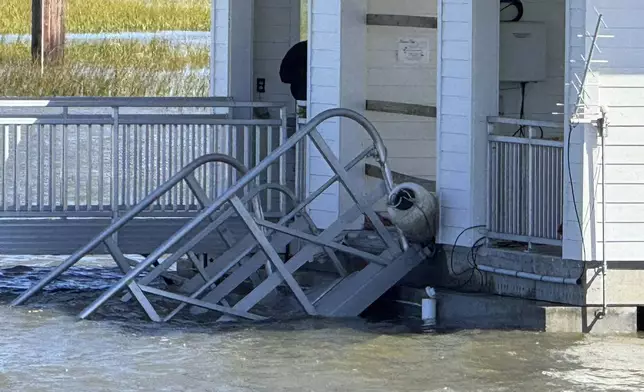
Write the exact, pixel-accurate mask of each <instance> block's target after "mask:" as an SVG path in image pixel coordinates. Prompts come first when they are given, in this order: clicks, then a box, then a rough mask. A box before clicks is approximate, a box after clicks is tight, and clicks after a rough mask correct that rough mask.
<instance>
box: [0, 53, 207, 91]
mask: <svg viewBox="0 0 644 392" xmlns="http://www.w3.org/2000/svg"><path fill="white" fill-rule="evenodd" d="M208 56H209V54H208V49H207V48H205V47H190V46H187V45H181V46H173V45H172V44H170V43H169V42H165V41H160V40H159V41H152V42H150V43H138V42H131V41H104V42H100V43H79V44H73V45H69V46H68V47H67V48H66V52H65V61H64V62H63V63H62V64H58V65H49V66H47V67H46V68H45V70H44V72H41V69H40V67H39V66H38V65H37V64H33V63H32V61H31V57H30V51H29V45H28V44H27V43H22V42H18V43H11V44H0V80H1V81H2V82H1V83H0V96H170V95H175V96H176V95H190V96H204V95H206V94H207V92H208V77H207V74H205V75H204V74H201V75H200V74H199V73H198V72H196V71H197V70H200V69H202V68H206V67H207V65H208V58H209V57H208ZM190 70H195V71H194V72H191V71H190Z"/></svg>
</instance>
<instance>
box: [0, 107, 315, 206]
mask: <svg viewBox="0 0 644 392" xmlns="http://www.w3.org/2000/svg"><path fill="white" fill-rule="evenodd" d="M256 108H259V109H267V110H273V111H277V112H278V113H279V118H276V119H241V118H234V116H233V109H245V110H247V111H249V112H250V110H251V109H256ZM293 132H295V129H292V131H290V132H289V128H288V127H287V118H286V109H285V108H284V106H283V105H282V104H273V103H263V102H234V101H232V100H230V99H227V98H95V97H81V98H52V99H3V100H0V217H50V216H64V217H87V216H112V215H114V214H115V213H116V214H118V213H122V212H123V211H126V210H128V209H129V208H131V207H132V206H134V205H136V203H138V202H139V201H141V200H142V199H143V198H144V197H145V196H146V195H147V194H149V193H150V192H151V191H152V190H154V189H156V188H157V187H158V186H160V185H161V184H163V183H164V182H165V181H167V180H168V179H169V178H170V177H171V176H172V175H173V174H175V173H176V172H177V171H178V170H179V169H181V168H182V167H184V166H185V165H186V164H187V163H188V162H191V161H192V160H194V159H196V158H197V157H199V156H203V155H205V154H211V153H222V154H226V155H230V156H232V157H234V158H236V159H238V160H240V161H241V162H242V163H243V164H244V165H245V166H247V167H253V166H254V165H256V164H257V163H259V162H260V161H261V160H262V159H263V158H264V157H265V156H267V155H268V154H269V153H270V152H271V151H272V150H274V149H275V148H277V147H278V146H279V145H280V144H281V143H283V142H284V141H285V140H286V139H287V137H288V136H289V133H293ZM297 154H299V155H300V156H299V157H297V156H293V155H297ZM301 155H302V149H301V148H300V149H298V151H297V152H296V154H292V155H289V156H285V157H283V158H282V159H280V160H279V161H278V162H276V164H275V165H274V166H272V167H271V168H270V169H269V170H268V171H267V172H266V174H265V177H264V178H262V179H261V180H263V181H266V182H274V183H279V184H281V185H285V186H290V188H291V189H293V190H294V191H295V193H296V194H297V195H301V194H302V190H301V189H299V188H301V181H296V178H297V176H296V175H295V170H296V169H297V170H303V169H302V162H299V161H300V160H303V158H302V156H301ZM296 166H297V168H296ZM195 177H196V179H197V180H198V181H199V183H200V185H201V186H202V187H203V188H204V189H205V190H206V192H207V195H208V197H210V198H217V197H218V196H219V195H221V193H222V192H223V191H224V190H226V189H227V188H228V187H230V186H231V185H232V184H233V183H234V182H235V181H236V180H237V173H236V172H235V171H234V170H231V169H230V168H229V167H226V166H222V165H214V164H213V165H206V166H204V167H201V168H199V169H198V170H197V172H196V173H195ZM259 181H260V179H258V182H257V183H259ZM262 199H263V200H262V204H263V208H264V210H265V211H266V212H267V214H269V215H271V214H272V215H282V214H283V213H284V211H285V209H286V206H285V203H286V199H285V197H284V196H283V195H281V194H278V192H274V191H271V190H269V191H267V194H266V195H262ZM198 209H199V206H198V202H197V200H196V199H195V197H194V195H193V194H192V193H191V192H190V191H189V189H188V187H187V186H185V185H184V184H181V185H180V186H179V187H177V188H176V189H172V190H171V192H168V193H167V194H166V195H164V197H163V198H162V199H160V200H158V201H157V202H156V203H155V204H153V205H151V206H150V207H149V208H148V209H147V211H146V212H145V214H143V216H146V215H147V216H168V215H172V216H176V215H177V214H187V215H194V214H195V213H196V212H197V211H198Z"/></svg>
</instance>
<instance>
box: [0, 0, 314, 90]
mask: <svg viewBox="0 0 644 392" xmlns="http://www.w3.org/2000/svg"><path fill="white" fill-rule="evenodd" d="M210 5H211V0H66V6H67V7H66V11H65V12H66V30H67V32H69V33H112V32H154V31H163V30H189V31H208V30H209V29H210ZM302 6H303V7H302V13H301V16H302V18H303V19H302V20H303V23H302V26H301V33H302V37H303V38H305V36H306V16H307V13H306V7H307V0H302ZM30 25H31V1H29V0H2V12H0V34H28V33H29V29H30ZM208 61H209V52H208V48H201V47H197V48H196V47H188V46H181V47H176V46H172V45H170V44H169V43H167V42H164V41H153V42H151V43H149V44H142V43H138V42H132V41H104V42H100V43H74V44H71V43H70V44H68V46H67V47H66V48H65V60H64V63H63V64H60V65H56V66H48V67H46V68H45V69H44V72H41V71H42V70H41V69H40V67H39V66H37V65H34V64H33V63H32V62H31V55H30V48H29V45H28V44H27V43H11V44H8V43H2V41H1V40H0V80H2V83H1V84H0V96H34V97H35V96H83V95H84V96H141V95H145V96H166V95H191V96H203V95H206V94H207V93H208V80H207V78H206V77H204V76H203V75H202V76H198V75H195V74H189V73H185V72H182V71H183V70H185V69H186V68H192V69H201V68H206V67H207V66H208Z"/></svg>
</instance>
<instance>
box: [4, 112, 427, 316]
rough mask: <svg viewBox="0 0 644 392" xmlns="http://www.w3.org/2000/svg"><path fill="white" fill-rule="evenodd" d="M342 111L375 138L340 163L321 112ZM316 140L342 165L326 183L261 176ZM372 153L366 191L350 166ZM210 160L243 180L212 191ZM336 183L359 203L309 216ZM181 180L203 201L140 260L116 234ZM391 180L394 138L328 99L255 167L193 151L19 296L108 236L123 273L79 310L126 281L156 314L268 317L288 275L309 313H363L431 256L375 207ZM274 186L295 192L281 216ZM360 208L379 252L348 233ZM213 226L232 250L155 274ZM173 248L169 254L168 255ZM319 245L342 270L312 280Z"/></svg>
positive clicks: (287, 195)
mask: <svg viewBox="0 0 644 392" xmlns="http://www.w3.org/2000/svg"><path fill="white" fill-rule="evenodd" d="M336 117H344V118H348V119H351V120H353V121H356V122H357V123H358V124H360V125H361V126H362V127H363V128H364V129H365V130H366V131H367V134H368V136H369V137H370V139H371V142H372V143H371V144H370V145H369V147H368V148H366V149H365V150H364V151H362V152H361V153H360V154H358V155H357V156H356V157H355V158H354V159H353V160H351V161H350V162H349V163H348V164H346V165H342V164H341V163H340V161H339V160H338V158H337V157H336V156H335V155H334V154H333V152H332V150H331V148H330V147H329V145H328V144H327V143H326V141H325V140H324V139H323V138H322V137H321V135H320V134H319V132H318V131H317V127H318V126H319V125H320V124H321V123H322V122H324V121H325V120H327V119H330V118H336ZM308 140H310V141H311V142H312V144H313V145H314V146H315V147H316V148H317V150H318V151H319V153H320V155H321V156H322V158H324V160H325V161H326V163H327V164H328V166H329V167H330V168H331V170H333V172H334V176H333V177H332V178H330V179H329V180H328V181H327V182H326V183H325V184H323V185H322V186H321V187H319V188H318V189H316V190H310V191H309V194H308V196H306V197H302V198H301V197H299V195H298V194H296V193H295V192H293V191H292V190H290V189H289V188H288V187H285V186H284V185H283V184H273V183H270V182H265V181H264V182H263V181H258V178H260V176H262V174H263V173H265V172H266V170H267V169H270V167H271V166H272V165H274V164H275V163H276V162H280V160H283V159H284V156H285V155H286V154H288V153H289V152H290V151H291V150H292V149H294V148H297V146H299V145H301V143H302V142H303V141H304V142H306V141H308ZM371 158H375V160H376V161H377V163H378V164H379V165H380V167H381V168H382V172H383V173H384V176H383V177H384V181H383V182H382V183H380V184H379V186H378V187H377V188H375V189H374V190H373V191H372V192H371V193H369V194H367V195H363V192H362V189H359V188H358V185H357V184H360V181H357V179H354V178H353V172H352V171H351V169H352V168H353V167H354V166H355V165H357V164H358V163H359V162H361V161H363V160H365V159H371ZM211 162H217V163H218V164H219V165H228V166H229V167H231V168H233V169H234V170H235V171H237V172H238V173H239V174H240V175H239V176H238V178H237V180H236V181H235V182H233V183H232V184H231V185H230V186H229V187H228V188H227V189H225V190H224V191H223V192H222V193H221V194H218V195H215V197H211V196H210V195H208V194H207V193H206V192H205V190H204V188H203V186H202V184H200V183H199V181H197V179H196V177H195V175H194V173H195V171H196V170H198V169H199V168H200V167H202V166H203V165H205V164H207V163H211ZM263 178H266V176H265V175H264V177H263ZM335 183H340V184H341V186H342V187H343V188H344V190H346V192H347V194H348V195H349V196H350V197H351V198H352V199H353V201H354V203H355V204H354V206H353V207H352V208H349V209H348V210H347V211H346V212H344V213H342V214H341V215H340V216H339V218H338V219H337V220H336V221H334V222H333V223H332V224H331V225H329V226H328V227H326V228H325V229H323V230H320V229H318V228H316V227H315V225H314V223H313V221H312V220H311V218H310V217H309V216H308V214H307V212H306V207H307V206H309V205H310V203H311V202H312V201H313V200H315V199H316V198H317V197H319V196H320V195H321V194H322V193H323V192H324V191H326V190H327V189H328V188H329V187H330V186H332V185H333V184H335ZM180 184H183V185H185V186H186V188H187V189H189V190H190V191H191V193H192V195H193V196H194V198H195V199H196V200H197V201H198V203H199V205H200V209H199V211H198V212H197V213H196V215H195V216H194V217H191V218H190V219H189V220H187V222H186V223H185V224H184V225H183V226H182V227H181V228H179V229H178V230H177V231H176V232H174V233H172V234H171V235H169V236H168V238H167V239H166V240H165V241H164V242H163V243H162V244H161V245H159V246H158V247H156V248H155V249H153V250H152V251H151V252H150V253H149V254H148V255H147V256H146V257H145V259H144V260H142V261H140V262H137V261H134V260H131V259H128V258H127V257H126V256H125V255H124V252H123V251H122V249H121V248H120V244H118V243H117V242H116V241H114V238H115V237H116V236H117V234H118V233H119V232H120V231H122V230H123V229H124V228H125V227H126V226H127V225H128V224H129V223H130V222H131V221H133V220H134V219H135V218H136V217H137V215H138V214H141V213H142V212H144V211H146V210H147V209H148V208H149V207H150V206H151V205H153V204H154V203H155V202H156V201H157V200H159V199H160V198H162V197H163V196H164V195H165V194H167V193H168V192H170V191H171V190H172V189H174V188H175V187H177V186H179V185H180ZM393 189H394V184H393V181H392V176H391V171H390V169H389V166H388V164H387V152H386V148H385V146H384V144H383V141H382V139H381V138H380V136H379V134H378V132H377V131H376V129H375V128H374V126H373V125H372V124H371V123H370V122H369V121H368V120H367V119H365V118H364V117H363V116H362V115H360V114H359V113H357V112H354V111H351V110H348V109H330V110H327V111H325V112H322V113H320V114H318V115H317V116H315V117H314V118H313V119H312V120H311V121H310V122H309V123H308V124H306V125H305V126H303V127H302V128H301V129H299V130H298V131H297V132H296V133H295V134H293V135H292V136H291V137H289V138H288V139H286V140H283V142H282V143H281V144H280V145H279V147H277V148H275V149H274V150H273V151H272V152H270V153H269V154H268V155H267V156H266V157H265V158H263V159H262V160H261V161H259V162H258V163H257V164H256V165H255V166H254V167H252V168H250V169H248V168H247V167H246V166H245V165H244V164H243V162H241V161H239V160H238V159H235V158H234V157H231V156H228V155H225V154H206V155H203V156H201V157H199V158H197V159H195V160H193V161H192V162H191V163H189V164H188V165H186V166H184V167H183V168H182V169H181V170H180V171H179V172H177V173H176V174H174V175H173V176H172V177H171V178H170V179H169V180H168V181H166V182H165V183H163V184H162V185H160V186H159V187H158V188H156V189H155V190H154V191H152V192H151V193H149V194H148V195H147V196H145V197H144V198H143V199H142V200H140V201H139V202H138V203H136V204H135V205H134V206H133V207H132V208H131V209H129V210H127V212H125V213H124V214H123V215H121V216H120V217H118V219H116V220H115V221H114V222H113V223H111V224H110V225H109V226H108V227H107V228H106V229H104V230H102V231H101V232H100V233H99V234H98V235H96V236H95V237H94V238H92V239H91V241H89V242H88V243H87V244H85V245H84V246H82V247H81V248H80V249H78V250H77V251H76V252H75V253H74V254H73V255H71V256H70V257H69V258H67V259H66V260H65V261H64V262H63V263H61V264H60V265H59V266H58V267H56V268H55V269H54V270H53V271H51V272H50V273H49V274H48V275H47V276H45V277H44V278H43V279H42V280H41V281H39V282H37V283H36V284H35V285H33V286H32V287H31V288H30V289H29V290H27V291H26V292H24V293H22V294H21V295H20V296H19V297H18V298H16V299H15V300H14V301H13V302H12V306H17V305H21V304H23V303H25V302H26V301H27V300H29V299H30V298H32V297H33V296H34V295H35V294H37V293H38V292H39V291H41V290H42V289H43V288H45V287H46V286H47V285H48V284H50V283H51V282H52V281H54V280H55V279H57V278H58V277H59V276H60V275H61V274H63V273H64V272H65V271H67V270H68V269H69V268H71V267H72V266H74V265H75V264H76V263H78V262H79V261H80V260H81V259H82V258H83V257H84V256H85V255H87V254H89V253H90V252H92V251H93V250H94V249H95V248H96V247H98V246H104V247H105V248H106V249H107V251H108V252H109V254H110V255H111V256H112V257H113V258H114V261H115V262H116V264H117V265H118V266H119V267H120V268H121V269H122V270H123V273H124V276H123V277H122V278H121V279H120V280H119V281H118V283H116V284H114V285H113V286H111V287H110V288H109V289H107V290H106V291H104V292H103V293H102V294H101V295H100V296H99V297H98V298H97V299H96V300H95V301H94V302H92V303H91V304H90V305H89V306H87V307H86V308H85V309H84V310H83V311H82V312H81V313H80V315H79V317H80V318H81V319H85V318H88V317H90V316H91V315H92V314H93V313H94V312H96V310H97V309H99V308H100V307H101V306H103V305H104V304H105V303H106V302H107V301H108V300H110V299H111V298H113V297H114V296H116V295H117V294H119V293H121V292H122V291H124V290H127V292H126V293H124V295H123V296H122V297H121V300H123V301H130V300H132V299H134V300H136V301H137V302H138V303H139V304H140V305H141V307H142V308H143V309H144V310H145V312H146V314H147V315H148V317H149V318H150V319H151V320H154V321H168V320H171V319H172V318H173V317H175V316H176V315H177V314H179V313H180V312H181V311H182V310H184V309H186V307H197V308H202V309H207V310H210V311H214V312H217V313H218V314H219V315H220V317H221V318H220V319H221V320H222V321H223V320H229V319H230V318H233V319H236V318H243V319H249V320H263V319H265V318H270V317H271V313H270V311H268V312H264V313H263V314H260V312H258V311H256V309H255V308H256V305H257V304H258V303H259V302H260V301H262V300H263V299H265V298H266V297H267V296H269V295H270V294H271V293H272V292H274V291H275V290H276V289H277V288H278V287H279V286H281V285H285V286H286V287H287V288H288V289H289V290H290V291H291V292H292V294H293V295H294V297H295V298H296V299H297V302H298V303H299V305H300V306H301V308H302V309H303V310H304V311H305V312H306V313H307V314H308V315H311V316H315V315H319V316H328V317H354V316H358V315H359V314H360V313H361V312H362V311H364V310H365V309H366V308H367V307H368V306H369V305H370V304H371V303H373V302H374V301H375V300H377V299H378V298H379V297H380V296H382V295H383V294H384V293H385V292H386V291H387V290H388V289H390V288H391V287H392V286H394V285H395V284H396V283H397V282H398V281H399V280H400V279H402V278H403V277H404V276H405V275H406V274H408V273H409V272H410V271H411V270H412V269H413V268H415V267H416V266H418V265H419V264H420V263H422V262H423V260H424V259H425V253H424V252H423V249H421V246H420V245H416V244H410V243H409V242H408V241H407V239H406V238H405V236H404V234H403V233H402V231H401V230H400V229H397V230H394V231H392V230H390V229H388V228H387V227H385V225H384V224H383V223H382V221H381V220H380V219H379V217H378V216H377V214H376V213H375V211H374V208H373V206H374V205H375V204H376V203H377V202H378V201H380V200H382V199H387V200H389V199H390V198H391V192H392V190H393ZM269 190H270V191H273V192H276V193H279V194H280V195H282V196H283V199H289V200H292V203H289V204H290V205H292V207H291V208H290V209H288V210H284V214H282V215H281V216H280V217H279V219H278V220H277V221H275V220H273V221H271V220H269V219H267V218H266V216H265V214H264V206H263V205H262V203H261V199H260V198H259V194H260V193H262V192H266V191H269ZM389 201H390V200H389ZM282 205H286V203H283V204H282ZM361 215H364V216H365V217H366V218H368V219H369V220H370V221H371V222H372V224H373V227H374V230H375V232H376V233H377V234H378V236H379V237H380V239H381V240H382V242H383V244H384V245H385V250H384V251H383V252H381V253H379V254H372V253H369V252H365V251H362V250H358V249H356V248H353V247H351V246H348V245H346V244H343V243H342V238H343V234H344V233H346V230H347V229H348V228H350V227H351V225H352V224H353V223H354V222H355V221H356V220H357V219H358V218H359V217H360V216H361ZM230 222H237V223H238V222H241V223H242V225H241V226H243V229H244V230H243V234H241V235H233V236H230V235H228V232H227V231H228V226H229V223H230ZM237 223H235V224H237ZM211 234H215V235H217V236H219V237H220V238H222V239H223V242H224V243H225V244H226V246H227V250H225V251H223V252H221V253H220V254H218V255H217V256H216V257H215V259H214V261H213V262H212V263H210V264H209V265H207V266H205V267H204V266H199V267H198V271H199V273H198V274H197V275H196V276H195V277H193V278H192V279H189V280H187V281H185V282H184V283H183V284H182V285H181V287H180V288H179V289H176V288H173V289H170V288H168V287H164V285H163V284H155V281H157V280H158V278H159V277H160V276H162V274H163V273H164V272H165V271H167V270H168V269H169V268H170V267H172V266H173V265H174V264H175V263H176V262H177V261H178V260H179V259H180V258H181V257H183V256H184V255H188V257H189V258H191V259H194V258H195V257H194V256H195V253H194V251H193V249H194V247H195V246H196V245H197V244H199V243H203V241H204V239H205V238H208V236H209V235H211ZM295 240H298V241H299V242H300V246H298V248H297V250H296V251H295V252H294V253H293V254H286V255H283V256H280V251H279V249H282V248H283V247H284V246H286V245H289V244H291V243H293V241H295ZM302 244H303V245H302ZM168 254H170V256H168V257H166V258H165V259H164V258H162V257H163V256H164V255H168ZM321 255H323V256H324V257H325V258H327V259H328V260H330V261H331V263H332V264H333V266H334V267H335V272H336V274H337V278H336V279H335V280H333V281H332V282H331V283H328V282H324V283H320V284H319V285H317V286H316V287H312V288H308V289H307V290H305V289H304V288H303V287H302V286H301V285H300V284H299V283H298V281H297V279H296V275H295V274H296V272H297V271H298V270H300V269H301V268H302V267H303V266H304V265H306V264H307V263H311V262H315V261H316V259H318V258H319V257H320V256H321ZM344 255H352V256H354V257H355V256H357V257H359V258H361V259H362V260H364V262H365V265H364V266H363V267H362V268H358V269H357V270H350V271H347V269H346V263H345V262H344V261H343V256H344ZM196 265H199V263H196ZM249 280H250V281H252V282H253V288H252V290H250V292H248V293H247V294H245V295H244V296H243V297H242V298H241V299H239V300H233V296H231V293H233V292H234V291H235V290H236V289H237V288H238V287H240V285H242V284H243V283H245V282H248V281H249ZM322 285H324V286H322ZM151 295H154V296H161V297H164V298H166V299H170V300H174V301H176V302H178V303H179V304H178V306H176V307H175V308H174V309H173V310H172V311H170V312H168V313H167V314H164V315H161V314H159V313H158V311H157V309H155V307H154V306H153V305H152V302H151V301H150V296H151Z"/></svg>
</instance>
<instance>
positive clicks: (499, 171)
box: [487, 117, 564, 248]
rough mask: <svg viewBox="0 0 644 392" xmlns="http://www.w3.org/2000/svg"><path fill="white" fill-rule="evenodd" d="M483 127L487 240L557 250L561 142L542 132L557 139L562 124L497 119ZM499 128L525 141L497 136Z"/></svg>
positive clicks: (561, 174) (491, 119)
mask: <svg viewBox="0 0 644 392" xmlns="http://www.w3.org/2000/svg"><path fill="white" fill-rule="evenodd" d="M487 122H488V195H487V198H488V217H487V229H488V238H490V239H496V240H508V241H517V242H524V243H527V244H528V247H529V248H531V247H532V245H533V244H544V245H554V246H560V245H561V238H560V236H559V227H560V225H561V224H562V222H563V184H564V177H563V175H564V159H563V157H564V143H563V141H562V140H552V139H547V138H545V137H544V131H545V134H548V133H553V131H554V132H555V133H557V134H559V133H560V134H561V135H563V125H562V124H559V123H554V122H547V121H531V120H523V119H514V118H503V117H489V118H488V120H487ZM502 124H507V125H508V126H514V127H517V128H518V130H517V132H515V133H514V135H516V134H517V133H521V134H522V135H525V136H524V137H516V136H514V135H513V136H504V135H500V134H499V132H498V128H500V126H501V125H502ZM548 131H550V132H548ZM561 139H563V137H561Z"/></svg>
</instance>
